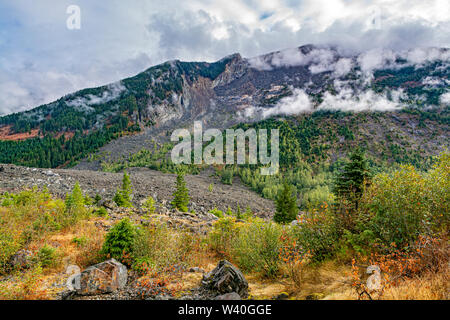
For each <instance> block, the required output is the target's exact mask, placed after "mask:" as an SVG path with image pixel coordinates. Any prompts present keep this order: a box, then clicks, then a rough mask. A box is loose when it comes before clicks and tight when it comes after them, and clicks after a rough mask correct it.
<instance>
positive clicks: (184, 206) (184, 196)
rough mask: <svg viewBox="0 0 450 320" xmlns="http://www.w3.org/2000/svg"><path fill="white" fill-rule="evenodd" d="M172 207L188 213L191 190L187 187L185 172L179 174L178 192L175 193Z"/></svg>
mask: <svg viewBox="0 0 450 320" xmlns="http://www.w3.org/2000/svg"><path fill="white" fill-rule="evenodd" d="M172 205H173V206H174V207H175V208H177V209H178V210H180V211H182V212H187V211H188V205H189V190H188V188H187V187H186V181H184V173H183V172H179V173H178V174H177V182H176V190H175V192H174V193H173V200H172Z"/></svg>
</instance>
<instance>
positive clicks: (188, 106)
mask: <svg viewBox="0 0 450 320" xmlns="http://www.w3.org/2000/svg"><path fill="white" fill-rule="evenodd" d="M449 62H450V50H448V49H440V48H417V49H413V50H409V51H404V52H393V51H391V50H373V51H369V52H365V53H361V54H355V53H348V52H345V51H343V50H342V49H340V48H333V47H326V46H322V47H318V46H312V45H307V46H302V47H299V48H294V49H288V50H283V51H279V52H274V53H270V54H266V55H262V56H259V57H255V58H243V57H241V55H239V54H234V55H231V56H228V57H226V58H224V59H222V60H219V61H217V62H214V63H206V62H181V61H178V60H175V61H169V62H166V63H164V64H161V65H158V66H154V67H151V68H149V69H147V70H146V71H144V72H142V73H140V74H138V75H136V76H134V77H131V78H128V79H124V80H121V81H119V82H117V83H113V84H110V85H107V86H103V87H98V88H91V89H85V90H81V91H79V92H75V93H72V94H69V95H67V96H65V97H62V98H61V99H59V100H57V101H55V102H53V103H50V104H48V105H44V106H40V107H38V108H35V109H32V110H30V111H27V112H23V113H18V114H12V115H8V116H5V117H2V118H0V132H1V135H0V140H4V141H0V149H1V150H2V151H3V153H2V154H3V155H2V157H0V162H4V163H16V164H24V165H32V166H41V167H57V166H61V165H71V164H74V161H77V160H79V159H82V158H83V157H85V156H87V155H88V154H89V153H91V152H95V151H96V150H98V148H99V147H101V146H103V145H106V144H108V143H109V142H111V141H112V140H114V139H116V138H117V137H120V136H122V137H123V136H125V137H124V138H122V139H120V140H118V141H117V142H115V143H114V145H117V144H118V146H117V147H113V148H114V150H117V149H119V150H120V151H119V156H123V155H128V154H129V153H133V152H136V151H137V150H138V149H139V148H141V147H142V146H143V145H145V144H146V143H145V141H151V139H153V138H157V139H160V140H167V136H168V135H170V132H171V131H173V129H175V128H179V127H191V126H192V123H193V120H200V121H203V123H204V126H205V127H217V128H227V127H230V126H233V125H236V124H238V123H248V122H258V121H261V120H264V119H268V118H271V117H279V116H296V115H299V114H300V115H303V116H304V117H308V116H309V115H310V114H311V113H313V112H317V111H332V112H364V111H366V112H383V113H381V114H380V116H379V117H381V118H384V119H385V122H396V120H395V117H396V114H397V113H398V112H403V111H402V110H405V108H406V109H411V108H413V109H415V110H416V112H419V113H420V117H422V118H424V119H425V120H427V121H428V122H429V128H430V129H431V130H429V131H432V128H434V127H436V126H438V127H439V132H441V133H442V132H443V137H444V138H446V139H442V137H439V140H440V141H441V142H444V141H446V140H448V111H449V101H450V91H449V83H450V81H449V75H450V68H449ZM384 112H389V113H384ZM436 115H437V117H436ZM401 117H402V118H405V117H406V118H408V114H406V116H401ZM323 121H327V119H324V120H323ZM404 123H405V124H410V125H411V126H412V127H416V126H417V125H419V122H418V121H417V119H413V120H411V121H410V120H409V119H405V122H404ZM420 123H421V124H423V123H424V121H423V119H422V121H420ZM369 126H370V127H373V128H374V130H375V131H380V130H386V128H381V127H380V126H377V125H376V124H375V123H374V122H371V123H370V125H369ZM400 126H402V127H404V124H403V123H402V124H401V125H400ZM402 130H403V129H402ZM403 131H407V130H406V129H405V130H403ZM136 132H143V133H144V134H143V135H142V136H140V137H138V138H136V137H133V134H135V133H136ZM130 133H131V135H132V136H131V137H130ZM44 136H46V137H47V140H45V139H39V137H40V138H42V137H44ZM369 136H370V135H369ZM63 137H64V138H63ZM425 138H426V139H434V138H435V137H433V136H432V135H431V134H430V135H427V136H426V137H425ZM369 139H370V137H369ZM406 139H407V140H411V141H414V140H415V138H413V137H408V135H406ZM11 140H12V141H11ZM17 140H20V141H17ZM30 141H31V142H30ZM397 142H398V141H397ZM434 144H440V142H439V141H436V143H434ZM49 149H50V150H49ZM24 150H25V151H28V150H32V152H24ZM36 153H38V154H39V159H44V160H45V161H39V162H37V161H36V160H35V157H33V154H36ZM87 167H89V166H87ZM91 168H95V169H98V165H97V166H93V167H91Z"/></svg>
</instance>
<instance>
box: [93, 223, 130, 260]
mask: <svg viewBox="0 0 450 320" xmlns="http://www.w3.org/2000/svg"><path fill="white" fill-rule="evenodd" d="M136 236H137V229H136V227H135V226H134V225H133V224H132V223H131V222H130V220H129V219H128V218H125V219H123V220H121V221H120V222H119V223H117V224H116V225H115V226H114V227H113V228H112V229H111V230H110V231H109V232H108V233H107V234H106V238H105V242H104V243H103V247H102V251H101V253H102V254H104V255H106V256H107V257H109V258H114V259H116V260H118V261H121V262H123V263H127V264H129V263H128V261H125V259H126V258H127V257H128V256H129V255H130V254H131V252H132V246H133V243H134V241H135V239H136Z"/></svg>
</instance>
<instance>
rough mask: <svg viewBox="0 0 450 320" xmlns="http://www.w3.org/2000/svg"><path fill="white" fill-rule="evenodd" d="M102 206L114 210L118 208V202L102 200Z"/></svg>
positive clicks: (100, 203)
mask: <svg viewBox="0 0 450 320" xmlns="http://www.w3.org/2000/svg"><path fill="white" fill-rule="evenodd" d="M99 205H100V206H103V207H105V208H106V209H110V210H114V209H116V208H117V204H116V203H115V202H114V201H112V200H101V201H100V202H99Z"/></svg>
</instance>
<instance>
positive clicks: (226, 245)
mask: <svg viewBox="0 0 450 320" xmlns="http://www.w3.org/2000/svg"><path fill="white" fill-rule="evenodd" d="M239 225H240V224H239V223H236V219H235V218H234V217H232V216H225V217H223V218H220V219H219V220H217V221H216V222H215V223H214V225H213V227H212V230H211V231H210V232H209V234H208V243H209V244H210V246H211V248H212V249H213V250H215V251H216V252H217V253H218V254H220V255H222V256H228V257H230V256H231V252H232V246H233V242H234V241H235V239H236V237H237V235H238V233H239Z"/></svg>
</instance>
